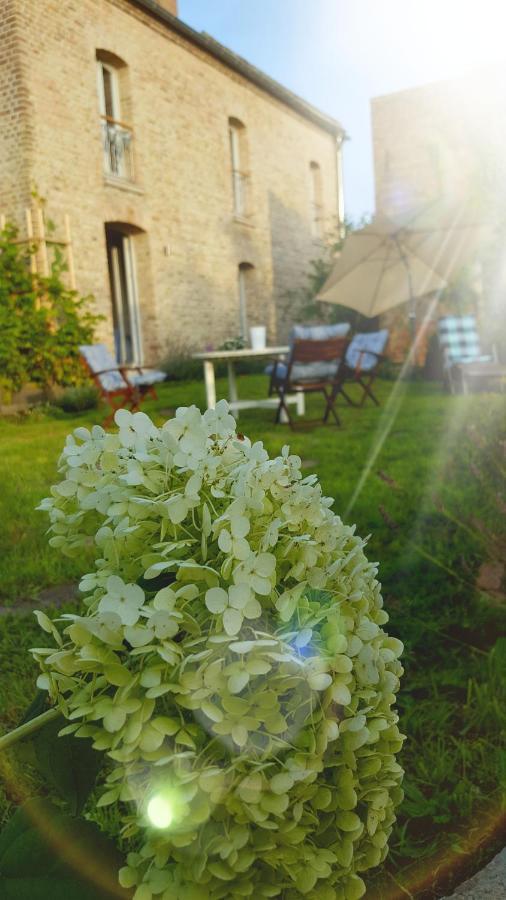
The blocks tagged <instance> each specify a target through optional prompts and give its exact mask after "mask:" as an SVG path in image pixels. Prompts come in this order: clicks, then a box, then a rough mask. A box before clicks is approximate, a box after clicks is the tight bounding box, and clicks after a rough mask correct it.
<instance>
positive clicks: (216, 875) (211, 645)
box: [32, 401, 402, 900]
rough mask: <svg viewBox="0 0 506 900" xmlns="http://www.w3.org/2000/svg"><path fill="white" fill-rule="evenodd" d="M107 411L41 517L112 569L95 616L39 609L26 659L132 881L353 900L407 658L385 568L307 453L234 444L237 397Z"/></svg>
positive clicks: (378, 845)
mask: <svg viewBox="0 0 506 900" xmlns="http://www.w3.org/2000/svg"><path fill="white" fill-rule="evenodd" d="M115 418H116V424H117V426H118V431H117V432H116V433H113V434H107V433H106V432H105V431H104V430H103V429H99V428H94V429H92V430H91V431H88V430H87V429H77V430H76V431H75V432H74V434H73V435H72V436H70V438H69V439H68V441H67V443H66V445H65V449H64V451H63V454H62V457H61V460H60V476H61V477H60V481H59V483H58V484H57V485H56V486H55V487H54V488H53V490H52V495H51V497H50V498H48V499H46V500H45V501H43V502H42V503H41V506H40V508H41V509H43V510H44V511H46V512H47V513H49V516H50V519H51V532H52V536H51V543H52V544H53V546H54V547H55V548H58V550H59V551H61V552H64V553H69V554H73V555H79V553H80V552H81V548H82V547H83V546H85V545H87V544H89V542H90V540H93V541H94V543H95V545H96V546H97V548H98V550H99V558H98V559H97V560H96V563H95V567H94V569H93V571H90V572H86V573H83V577H82V578H81V581H80V590H81V591H82V594H83V607H84V610H83V612H82V614H81V615H69V614H66V615H63V616H62V617H61V618H60V620H59V621H57V622H51V621H50V620H49V619H48V617H47V616H46V615H45V614H44V613H40V612H39V613H37V616H38V621H39V624H40V626H41V628H42V629H43V630H44V631H45V633H46V635H47V636H49V637H48V639H50V640H52V641H53V642H54V646H53V647H52V648H50V649H49V648H44V647H42V648H37V649H35V650H33V651H32V652H33V654H34V656H35V658H36V659H37V661H38V662H39V664H40V667H41V670H42V674H41V676H40V677H39V682H38V683H39V685H40V687H41V688H44V689H45V690H48V691H49V693H50V695H51V698H52V700H53V701H54V702H55V703H59V704H60V706H61V709H62V711H63V712H64V714H65V715H66V716H67V717H68V719H69V724H68V725H67V726H66V728H65V733H67V734H69V733H75V735H76V740H78V739H79V737H80V736H86V737H88V738H91V740H92V741H93V745H94V747H95V748H96V749H97V750H100V751H101V752H103V753H104V754H106V755H107V757H108V763H109V764H108V766H107V767H106V769H105V770H104V771H105V772H106V774H105V775H104V778H103V783H102V788H101V794H100V799H99V801H98V802H99V803H100V805H104V806H105V805H112V806H114V807H115V808H116V811H115V816H114V818H113V820H114V821H117V822H118V823H119V826H118V829H120V828H121V829H122V841H123V843H126V844H128V842H130V844H131V846H130V852H129V853H128V856H127V860H126V865H125V866H124V867H123V868H122V869H121V871H120V875H119V878H120V883H121V884H122V885H123V886H124V887H127V888H133V889H135V893H134V898H135V900H153V898H154V900H169V898H170V900H172V898H175V900H224V898H231V900H236V898H237V900H238V898H241V897H251V896H258V897H259V898H260V897H279V898H282V900H296V898H299V897H305V898H307V900H354V898H359V897H361V896H362V895H363V894H364V891H365V884H364V881H363V878H362V875H363V873H364V872H366V870H367V869H368V868H371V867H373V866H377V865H378V864H379V863H380V862H381V861H382V860H383V859H384V857H385V855H386V853H387V847H388V838H389V835H390V832H391V830H392V825H393V822H394V818H395V808H396V806H397V804H398V803H399V802H400V800H401V798H402V790H401V788H400V782H401V778H402V770H401V768H400V766H399V764H398V762H397V760H396V754H397V752H398V751H399V749H400V747H401V745H402V735H401V734H400V733H399V730H398V726H397V714H396V712H395V709H394V706H393V704H394V702H395V693H396V691H397V689H398V685H399V678H400V675H401V673H402V667H401V664H400V662H399V657H400V654H401V652H402V644H401V643H400V641H398V640H397V639H395V638H392V637H389V635H388V634H387V632H386V631H385V628H384V626H385V625H386V623H387V621H388V616H387V614H386V612H385V611H384V609H383V602H382V598H381V592H380V585H379V583H378V581H377V578H376V574H377V569H376V565H375V564H372V563H370V562H368V560H367V559H366V556H365V554H364V542H363V541H362V540H361V539H360V538H359V537H358V536H357V535H356V534H355V529H354V528H353V527H349V526H347V525H345V524H343V522H342V521H341V519H340V518H339V516H338V515H337V514H336V513H335V512H334V511H333V508H332V506H333V501H332V500H331V499H329V498H326V497H324V496H323V494H322V491H321V488H320V486H319V484H318V481H317V479H316V477H315V476H307V477H303V475H302V473H301V461H300V458H299V457H297V456H295V455H292V454H290V451H289V448H288V447H284V448H283V450H282V452H281V454H280V456H279V457H277V458H275V459H269V456H268V454H267V452H266V451H265V449H264V447H263V446H262V444H261V443H260V442H256V443H252V442H251V441H250V440H249V439H248V438H247V437H244V436H243V435H240V436H239V435H237V433H236V426H235V421H234V419H233V417H232V416H231V415H230V411H229V408H228V405H227V403H226V402H225V401H220V402H219V403H218V404H217V406H216V409H214V410H207V412H205V413H204V415H202V414H201V413H200V412H199V410H198V409H197V408H196V407H195V406H190V407H185V408H181V409H178V410H177V412H176V415H175V417H174V418H173V419H171V420H169V421H168V422H166V423H165V425H163V426H162V427H161V428H157V427H156V426H155V425H154V424H153V422H151V420H150V419H149V417H148V416H146V415H145V414H144V413H133V414H132V413H130V412H127V411H125V410H119V411H118V412H117V413H116V417H115ZM150 810H151V812H152V813H153V810H154V811H155V812H154V813H153V814H152V815H151V818H150ZM155 813H156V814H155ZM118 837H119V834H118Z"/></svg>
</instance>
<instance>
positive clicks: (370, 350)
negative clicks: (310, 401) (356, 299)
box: [340, 328, 389, 406]
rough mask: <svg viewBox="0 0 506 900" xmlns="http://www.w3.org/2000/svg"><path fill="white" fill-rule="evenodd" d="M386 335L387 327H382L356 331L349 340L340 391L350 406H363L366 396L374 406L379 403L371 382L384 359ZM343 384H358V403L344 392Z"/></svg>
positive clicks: (387, 333)
mask: <svg viewBox="0 0 506 900" xmlns="http://www.w3.org/2000/svg"><path fill="white" fill-rule="evenodd" d="M388 337H389V332H388V329H387V328H383V329H382V330H381V331H370V332H360V333H357V334H356V335H355V336H354V337H353V340H352V341H351V342H350V344H349V346H348V349H347V351H346V359H345V361H344V363H345V364H344V372H343V380H342V384H341V390H340V393H341V394H342V395H343V397H344V398H345V400H347V401H348V403H349V404H350V405H351V406H363V405H364V403H365V401H366V400H367V398H368V397H369V399H370V400H372V402H373V403H375V404H376V406H379V405H380V403H379V400H378V398H377V397H376V395H375V394H374V392H373V390H372V384H373V382H374V381H375V379H376V376H377V373H378V368H379V365H380V363H381V362H382V360H383V359H385V355H384V350H385V347H386V345H387V343H388ZM345 384H358V385H360V387H361V388H362V396H361V398H360V401H359V402H358V403H356V402H355V400H352V398H351V397H350V396H349V394H347V393H346V391H345V389H344V385H345Z"/></svg>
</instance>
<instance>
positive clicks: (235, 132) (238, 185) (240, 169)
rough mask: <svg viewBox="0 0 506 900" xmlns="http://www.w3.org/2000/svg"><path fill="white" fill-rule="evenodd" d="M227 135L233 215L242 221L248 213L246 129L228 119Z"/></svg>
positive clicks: (241, 124) (234, 120) (236, 120)
mask: <svg viewBox="0 0 506 900" xmlns="http://www.w3.org/2000/svg"><path fill="white" fill-rule="evenodd" d="M228 134H229V141H230V162H231V167H232V191H233V198H234V215H235V216H236V217H237V218H239V219H244V218H246V217H247V216H248V214H249V212H250V209H249V173H248V159H247V144H246V128H245V127H244V125H243V123H242V122H240V121H239V119H229V120H228Z"/></svg>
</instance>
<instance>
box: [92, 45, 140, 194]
mask: <svg viewBox="0 0 506 900" xmlns="http://www.w3.org/2000/svg"><path fill="white" fill-rule="evenodd" d="M126 68H127V67H126V66H125V63H124V62H123V61H122V60H120V59H118V58H117V57H114V56H113V55H112V54H110V53H107V52H106V51H98V52H97V87H98V102H99V111H100V127H101V131H102V143H103V149H104V172H105V174H106V175H113V176H116V177H117V178H124V179H127V180H129V181H132V180H133V177H134V169H133V148H132V142H133V132H132V128H131V126H130V125H127V124H126V123H125V122H124V121H123V117H124V114H125V111H124V107H127V106H128V103H127V91H126V87H127V85H126Z"/></svg>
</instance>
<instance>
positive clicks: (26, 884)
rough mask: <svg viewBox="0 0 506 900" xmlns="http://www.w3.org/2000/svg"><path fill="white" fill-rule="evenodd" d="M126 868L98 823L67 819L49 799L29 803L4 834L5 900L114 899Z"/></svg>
mask: <svg viewBox="0 0 506 900" xmlns="http://www.w3.org/2000/svg"><path fill="white" fill-rule="evenodd" d="M120 864H121V859H120V857H119V854H118V852H117V850H116V848H115V847H114V845H113V844H111V842H110V841H109V840H108V839H107V838H106V837H105V836H104V835H103V834H102V833H101V831H100V830H99V829H98V828H97V826H96V825H93V824H92V823H91V822H86V821H84V820H82V819H81V820H80V819H75V818H71V817H70V816H66V815H64V814H63V813H61V812H60V810H58V809H57V807H55V806H53V805H52V804H51V803H48V802H47V801H46V800H41V799H35V800H30V801H28V803H25V804H24V806H22V807H21V808H20V809H18V810H17V812H16V813H15V814H14V816H13V817H12V818H11V819H10V821H9V822H8V823H7V825H6V827H5V828H4V829H3V831H2V832H1V833H0V897H2V900H48V898H51V900H69V898H72V900H109V898H111V900H112V898H113V897H116V898H121V897H124V898H125V900H127V898H128V897H130V896H131V894H130V893H128V892H126V891H123V890H121V889H120V888H119V886H118V884H117V875H116V873H117V869H118V867H119V865H120Z"/></svg>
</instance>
